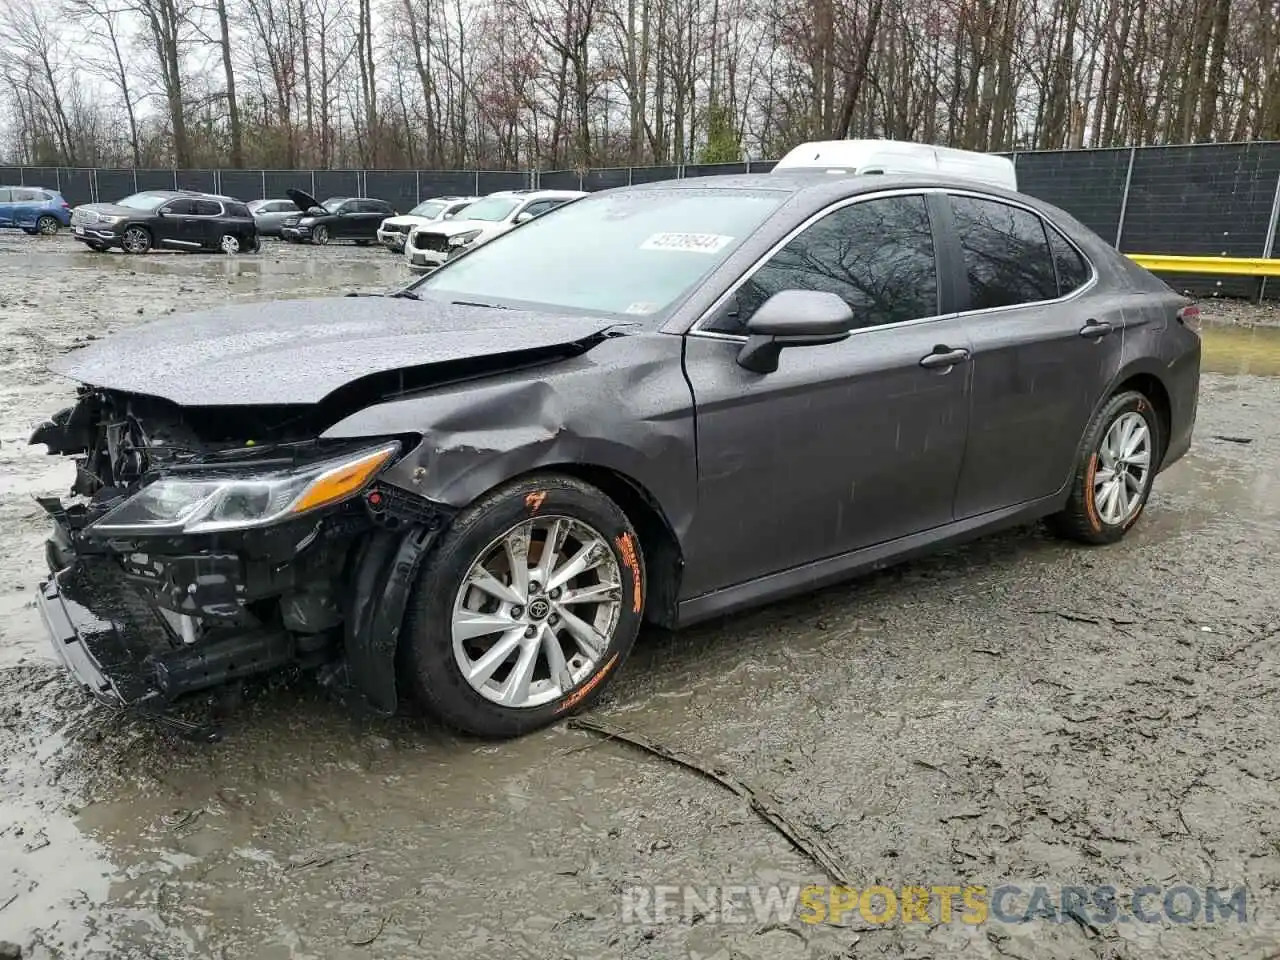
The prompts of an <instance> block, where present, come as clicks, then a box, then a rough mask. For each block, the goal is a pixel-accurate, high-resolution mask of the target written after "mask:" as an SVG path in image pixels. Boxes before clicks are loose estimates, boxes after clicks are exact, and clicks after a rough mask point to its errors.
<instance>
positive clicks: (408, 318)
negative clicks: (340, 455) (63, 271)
mask: <svg viewBox="0 0 1280 960" xmlns="http://www.w3.org/2000/svg"><path fill="white" fill-rule="evenodd" d="M614 325H615V324H614V322H613V321H609V320H604V319H600V318H594V317H566V316H556V315H554V314H543V313H530V312H525V311H517V310H503V309H497V308H488V307H475V306H464V305H458V304H447V303H440V302H437V301H432V300H422V301H416V300H409V299H407V298H392V297H378V296H371V297H330V298H324V299H309V300H285V301H280V302H277V303H263V304H235V305H228V306H223V307H218V308H216V309H213V310H206V311H201V312H199V313H189V314H174V315H173V316H169V317H165V318H164V319H163V320H159V321H155V322H153V323H149V324H144V325H142V326H138V327H134V328H132V329H129V330H124V331H121V332H119V333H116V334H112V335H111V336H109V337H107V338H106V339H104V340H99V341H97V342H95V343H93V344H90V345H89V346H88V347H85V348H82V349H79V350H75V351H73V352H71V353H70V354H67V355H66V356H64V357H62V358H60V359H59V360H57V361H55V363H54V364H53V365H52V368H51V369H52V370H53V371H54V372H55V373H59V374H62V375H64V376H67V377H70V378H72V379H74V380H78V381H80V382H81V383H85V384H88V385H90V386H94V387H101V388H105V389H110V390H120V391H123V392H128V393H138V394H145V395H148V396H153V397H162V398H164V399H165V400H170V401H172V402H174V403H177V404H179V405H182V406H200V407H208V406H214V407H216V406H253V405H259V404H262V405H276V404H286V405H287V404H314V403H319V402H320V401H321V400H323V399H324V398H325V397H327V396H328V395H329V394H331V393H333V391H335V390H337V389H338V388H339V387H342V386H344V385H346V384H349V383H351V382H353V381H356V380H360V379H362V378H365V377H369V376H373V375H376V374H386V373H394V372H396V371H406V370H410V369H421V368H424V367H431V366H434V365H446V364H457V363H458V362H459V361H466V360H473V359H478V358H489V359H493V358H498V357H504V356H509V357H510V358H511V361H512V364H513V365H515V364H519V363H522V362H527V361H528V360H529V359H530V356H529V355H530V353H531V352H532V351H540V350H547V349H549V348H555V347H569V346H572V345H574V344H582V343H584V342H590V341H591V340H593V339H594V338H596V337H598V336H599V335H600V334H601V333H603V332H604V331H605V330H606V329H608V328H609V327H611V326H614ZM489 366H490V368H492V366H493V365H492V364H490V365H489ZM442 376H444V372H443V371H442Z"/></svg>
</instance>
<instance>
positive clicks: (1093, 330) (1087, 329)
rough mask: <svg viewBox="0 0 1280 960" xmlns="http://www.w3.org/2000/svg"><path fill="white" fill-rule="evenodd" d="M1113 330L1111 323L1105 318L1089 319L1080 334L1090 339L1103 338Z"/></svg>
mask: <svg viewBox="0 0 1280 960" xmlns="http://www.w3.org/2000/svg"><path fill="white" fill-rule="evenodd" d="M1111 330H1112V326H1111V324H1109V323H1107V321H1105V320H1103V321H1101V322H1099V321H1097V320H1087V321H1085V325H1084V326H1083V327H1081V328H1080V336H1082V337H1087V338H1088V339H1090V340H1101V339H1102V338H1103V337H1105V336H1106V335H1107V334H1108V333H1110V332H1111Z"/></svg>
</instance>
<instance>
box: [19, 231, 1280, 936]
mask: <svg viewBox="0 0 1280 960" xmlns="http://www.w3.org/2000/svg"><path fill="white" fill-rule="evenodd" d="M407 279H408V274H407V272H405V271H404V270H403V267H402V265H401V263H400V261H399V259H398V258H395V257H392V256H391V255H389V254H386V253H385V252H383V251H379V250H364V249H357V248H354V247H336V246H335V247H329V248H325V249H320V250H312V249H297V248H286V247H282V246H280V245H278V244H277V245H272V246H269V247H268V248H267V249H266V250H265V251H264V253H263V254H262V255H260V256H250V257H242V258H224V257H216V256H192V255H183V254H177V255H155V256H151V257H148V258H126V257H123V256H120V255H114V254H113V255H105V256H95V255H92V254H89V253H88V252H85V251H82V250H80V249H78V248H77V247H76V246H75V245H74V244H73V243H72V242H71V241H70V240H68V239H66V238H53V239H44V238H40V239H31V238H26V237H23V236H22V235H20V234H18V235H16V236H6V237H2V238H0V325H3V334H2V335H3V343H4V345H5V347H6V350H5V351H4V353H3V355H0V399H2V400H3V402H2V403H0V537H2V538H3V544H4V549H3V551H2V555H0V941H6V940H7V941H13V942H15V943H17V944H19V945H20V946H21V947H22V948H23V950H24V956H27V957H32V956H34V957H76V958H80V957H104V958H105V957H124V956H128V957H143V956H145V957H148V958H152V960H158V958H167V957H192V956H200V957H227V958H230V957H237V958H258V957H261V958H286V957H287V958H312V957H314V958H347V957H361V958H364V957H370V958H404V957H417V956H421V957H431V958H444V960H448V958H453V957H472V956H485V957H496V956H501V957H513V958H514V957H531V958H532V957H537V958H552V960H555V958H561V957H581V958H603V957H628V958H630V957H636V958H673V957H691V958H692V957H698V958H703V960H711V958H716V960H730V958H756V957H759V958H769V960H787V958H791V957H825V958H837V957H893V958H907V957H914V958H919V957H934V956H951V955H956V954H957V953H959V951H961V950H962V949H963V950H965V951H966V955H969V956H975V957H1015V958H1016V957H1020V958H1025V960H1046V958H1059V957H1060V958H1073V960H1075V958H1082V957H1099V958H1103V957H1105V958H1124V957H1135V958H1136V957H1143V958H1147V957H1193V956H1194V957H1222V958H1231V960H1242V958H1263V957H1267V956H1275V953H1274V951H1275V950H1276V944H1277V942H1280V925H1278V924H1277V920H1276V917H1277V912H1276V911H1277V907H1278V906H1280V896H1278V895H1277V888H1278V887H1280V806H1278V805H1277V803H1276V783H1277V782H1278V781H1280V742H1278V741H1277V737H1276V730H1277V729H1278V726H1277V724H1278V722H1280V697H1278V696H1277V684H1278V680H1280V669H1278V668H1280V656H1278V655H1277V652H1276V637H1277V636H1280V619H1278V618H1277V592H1276V586H1275V582H1276V575H1277V571H1280V561H1277V559H1276V558H1277V557H1278V556H1280V484H1278V481H1277V478H1280V379H1274V378H1276V377H1277V376H1278V375H1280V330H1277V329H1270V328H1274V327H1277V326H1280V313H1278V312H1277V311H1276V309H1274V308H1258V307H1251V306H1249V305H1243V304H1228V303H1208V304H1205V305H1204V307H1203V309H1204V311H1205V315H1206V317H1208V318H1209V319H1210V320H1212V321H1214V322H1215V324H1218V325H1215V326H1212V327H1210V328H1209V329H1207V331H1206V337H1205V340H1206V363H1205V368H1206V372H1205V375H1204V381H1203V387H1202V391H1203V392H1202V400H1201V413H1200V419H1199V424H1198V428H1197V436H1196V444H1195V447H1194V450H1193V452H1192V454H1190V455H1189V456H1188V457H1187V458H1186V459H1185V460H1184V461H1183V462H1181V463H1180V464H1178V465H1177V466H1176V467H1175V468H1173V469H1172V470H1171V471H1169V472H1168V473H1167V474H1165V475H1163V476H1162V477H1161V478H1160V479H1159V480H1158V481H1157V485H1156V491H1155V495H1154V497H1153V499H1152V502H1151V506H1150V509H1149V510H1148V512H1147V514H1146V515H1145V516H1144V518H1143V520H1142V521H1141V523H1140V524H1139V525H1138V527H1137V528H1136V529H1135V530H1134V531H1133V532H1132V534H1131V535H1130V537H1129V538H1128V539H1127V540H1126V541H1125V542H1123V543H1122V544H1120V545H1118V546H1115V547H1110V548H1106V549H1093V550H1090V549H1082V548H1079V547H1075V546H1069V545H1065V544H1062V543H1059V542H1056V541H1054V540H1051V539H1048V538H1047V537H1046V536H1045V535H1044V534H1043V533H1042V532H1041V531H1040V530H1039V529H1038V528H1029V529H1022V530H1018V531H1013V532H1010V533H1008V534H1003V535H1000V536H995V537H991V538H988V539H985V540H982V541H980V542H977V543H974V544H972V545H969V546H966V547H963V548H960V549H956V550H952V551H949V552H947V553H945V554H942V555H939V556H936V557H934V558H931V559H929V560H926V561H923V562H918V563H912V564H909V565H906V566H902V567H898V568H895V569H893V570H890V571H887V572H885V573H883V574H880V575H877V576H872V577H867V578H863V579H861V580H859V581H857V582H855V583H852V584H849V585H846V586H842V587H839V588H835V589H831V590H827V591H825V592H823V593H821V594H818V595H816V596H813V597H810V598H806V599H803V600H798V601H794V602H791V603H787V604H783V605H780V606H776V607H772V608H769V609H767V610H763V611H760V612H757V613H753V614H749V615H746V616H739V617H734V618H731V619H728V620H725V621H723V622H721V623H717V624H714V625H711V626H708V627H704V628H699V629H696V630H692V631H689V632H687V633H684V634H681V635H679V636H677V637H672V636H668V635H664V634H659V633H653V634H648V635H645V636H642V638H641V640H640V642H639V644H638V646H637V650H636V653H635V655H634V656H633V658H632V660H631V661H630V662H629V663H628V667H627V669H626V671H625V672H624V674H623V675H620V676H619V677H618V679H617V681H616V683H615V684H614V685H613V687H612V688H611V693H610V695H609V696H608V697H607V698H606V700H605V702H604V703H603V704H602V705H601V706H600V707H599V708H598V709H597V710H596V711H595V716H596V717H597V718H598V719H602V720H607V721H609V722H610V723H613V724H616V725H619V726H623V727H625V728H627V729H628V730H631V731H635V732H638V733H642V734H644V735H645V736H647V737H650V738H652V739H654V740H657V741H660V742H661V743H663V744H665V745H666V746H667V747H670V748H672V749H677V750H680V751H687V752H689V753H691V754H695V755H697V756H698V757H701V758H703V760H704V761H706V762H708V763H712V764H716V765H718V766H719V767H721V768H722V769H723V770H725V771H727V772H729V773H731V774H732V775H733V776H735V777H738V778H740V779H741V780H744V781H747V782H749V783H750V784H751V785H753V786H754V788H755V789H756V790H757V791H758V792H759V794H760V795H761V796H764V797H767V798H769V802H770V803H771V804H772V806H773V807H774V808H776V809H777V810H779V811H782V812H783V813H784V815H785V817H786V818H788V820H789V821H790V822H792V823H794V824H797V825H798V826H799V828H800V829H802V830H803V831H805V832H806V833H807V834H808V835H810V836H812V837H815V838H819V839H820V840H821V842H822V843H823V844H824V846H825V848H826V849H828V850H829V851H831V857H832V859H833V860H834V861H836V862H837V863H838V864H839V865H840V866H839V869H840V870H841V871H842V873H843V875H844V876H845V877H846V878H847V880H848V882H849V883H851V884H854V885H857V886H859V887H862V886H866V885H870V884H874V883H879V884H885V885H887V886H889V887H894V888H899V889H900V888H901V887H902V886H904V885H921V886H925V887H930V886H935V885H949V884H954V885H958V886H963V885H966V884H980V885H985V886H987V887H988V888H989V889H990V888H994V887H995V886H997V885H999V884H1001V883H1016V884H1021V885H1023V886H1024V887H1029V886H1030V885H1033V884H1036V883H1040V884H1044V885H1046V886H1049V887H1051V888H1053V889H1056V888H1058V887H1060V886H1066V885H1091V884H1107V885H1111V886H1114V887H1116V888H1117V889H1119V890H1132V889H1134V888H1136V887H1139V886H1141V885H1142V884H1144V883H1154V884H1159V885H1162V886H1163V887H1169V886H1172V885H1175V884H1186V885H1189V886H1191V887H1194V888H1198V889H1199V890H1201V891H1203V890H1204V889H1205V888H1206V887H1211V886H1212V887H1221V888H1234V887H1237V886H1241V885H1243V886H1244V887H1245V888H1246V890H1247V897H1248V910H1249V919H1248V921H1247V922H1244V923H1241V922H1238V921H1236V920H1234V919H1232V920H1228V921H1219V922H1218V923H1215V924H1210V923H1206V922H1203V921H1201V922H1192V923H1185V924H1181V923H1174V922H1171V921H1168V920H1166V921H1165V922H1162V923H1156V924H1146V923H1133V922H1129V923H1120V922H1117V923H1114V924H1102V925H1098V924H1087V923H1085V924H1082V923H1076V922H1069V921H1068V922H1053V921H1051V920H1046V919H1038V920H1035V921H1033V922H1030V923H1025V924H1011V923H999V922H995V921H991V922H988V923H985V924H980V925H972V924H964V923H961V922H950V923H943V922H936V920H937V914H936V907H935V908H934V910H935V913H934V920H935V922H931V923H914V924H904V923H888V924H883V925H876V924H870V923H867V922H866V921H865V920H864V919H863V918H862V917H861V916H859V914H858V912H857V911H854V912H853V913H851V914H849V915H848V916H847V917H845V918H844V920H843V922H842V923H841V924H839V925H837V924H818V925H812V924H805V923H800V922H795V921H792V922H790V923H755V922H752V923H736V924H735V923H726V922H714V921H715V918H711V919H703V920H702V921H701V922H698V919H697V918H685V919H683V920H680V921H678V922H672V923H667V924H659V925H654V926H641V925H625V924H623V923H622V922H621V917H620V912H619V910H620V902H621V901H620V893H621V891H622V890H623V889H624V888H626V887H629V886H631V885H636V884H672V885H685V884H690V885H696V886H702V887H705V886H708V885H717V886H721V885H763V884H782V885H791V884H805V883H830V882H833V881H832V880H831V878H830V877H828V876H827V875H826V874H825V873H824V872H823V871H822V870H821V869H820V868H819V867H817V866H816V865H815V864H814V862H813V861H812V860H811V859H809V858H807V857H805V856H803V855H801V854H800V853H799V852H798V851H797V850H796V849H795V848H793V847H792V846H791V845H790V844H789V843H788V842H787V841H786V839H784V838H783V837H782V836H781V835H780V834H779V832H778V831H776V830H775V829H773V828H772V827H771V826H770V825H769V824H768V823H766V822H765V820H763V819H762V818H761V817H760V816H759V815H757V813H756V812H754V811H753V810H752V808H751V807H750V806H749V804H748V803H747V802H746V801H745V800H744V799H743V798H741V797H740V796H738V795H735V794H734V793H733V792H731V791H729V790H726V789H724V788H723V787H722V786H721V785H718V784H716V783H713V782H710V781H708V780H706V779H702V778H699V777H698V776H696V775H695V774H693V773H691V772H690V771H688V770H686V769H682V768H680V767H678V766H676V765H674V764H672V763H670V762H667V761H665V760H662V759H658V758H655V757H653V756H650V755H646V754H645V753H642V752H640V751H638V750H636V749H633V748H632V747H629V746H627V745H625V744H622V743H618V742H607V741H604V740H601V739H600V738H599V737H595V736H593V735H591V734H588V733H585V732H581V731H578V730H573V729H565V728H563V727H561V728H556V729H552V730H550V731H546V732H543V733H540V734H537V735H534V736H531V737H528V738H525V739H523V740H520V741H517V742H512V743H505V744H499V745H477V744H476V743H473V742H470V741H466V740H461V739H458V738H455V737H453V736H451V735H450V734H448V733H446V732H443V731H441V730H439V729H437V728H435V727H433V726H431V725H428V724H426V723H425V722H424V721H422V720H420V719H416V718H413V717H405V718H398V719H396V720H394V721H389V722H385V723H372V722H368V721H362V720H356V719H353V718H352V717H350V716H349V715H348V714H346V713H344V712H343V710H342V709H341V708H340V707H337V706H335V705H333V704H332V703H330V702H328V701H327V700H326V699H325V698H324V697H323V696H321V695H320V694H319V693H318V692H317V691H316V690H314V689H313V688H311V687H309V686H307V685H306V684H295V685H293V686H289V687H284V688H276V689H269V690H263V691H260V692H258V693H257V694H256V695H255V696H253V697H252V698H251V699H250V700H249V702H248V703H247V704H246V705H245V706H244V708H243V709H242V710H241V711H240V712H238V713H236V714H235V715H234V716H233V718H232V720H231V723H230V725H229V728H228V733H227V739H226V741H224V742H223V743H222V744H219V745H216V746H212V747H208V746H199V745H194V744H190V743H186V742H183V741H178V740H175V739H174V738H172V737H171V736H168V735H166V734H165V733H163V732H162V731H160V730H158V729H157V728H156V727H154V726H153V725H150V724H146V723H140V722H137V721H134V720H130V719H128V718H125V717H121V716H117V715H114V714H112V713H110V712H108V711H106V710H104V709H102V708H99V707H97V706H93V705H90V704H87V703H86V702H85V700H84V698H83V696H82V695H80V694H79V693H78V692H77V691H75V690H74V689H72V688H71V686H70V684H69V683H67V682H66V681H65V680H64V679H63V677H62V675H61V673H60V672H59V671H58V670H56V669H55V668H54V666H53V664H52V661H51V659H50V658H49V656H48V655H47V654H46V652H45V645H46V641H45V639H44V636H43V630H42V628H41V626H40V624H39V622H38V617H37V614H36V612H35V610H34V608H33V606H32V605H31V597H32V592H33V588H34V585H35V583H36V581H37V580H38V579H39V576H40V573H41V565H42V561H41V554H40V543H41V540H42V539H43V537H44V533H45V524H44V522H43V520H42V519H41V515H40V511H39V509H38V507H36V505H35V504H34V503H33V502H32V500H31V495H32V494H39V493H46V492H48V493H58V492H62V490H61V488H63V487H64V486H65V484H66V483H67V482H68V475H67V470H66V467H65V465H60V464H58V463H56V462H55V460H54V458H48V457H45V456H44V455H43V454H42V453H40V452H39V451H38V450H33V449H30V448H28V447H27V446H26V443H25V442H26V437H27V435H28V432H29V430H30V429H31V427H32V426H33V425H34V423H35V422H37V421H38V420H39V419H41V418H42V417H44V416H46V415H48V414H49V413H51V412H53V411H54V410H55V409H57V407H58V406H60V405H61V404H62V403H63V401H64V400H66V399H67V398H68V397H69V396H70V392H71V391H70V389H69V385H68V384H66V383H64V382H61V381H59V380H56V379H54V378H52V377H50V376H49V375H48V374H46V373H45V372H44V365H45V364H46V363H47V362H48V361H49V359H50V358H52V357H54V356H55V355H57V354H58V353H60V352H62V351H64V350H67V349H71V348H74V347H75V345H76V344H77V343H80V342H83V341H84V340H85V339H86V338H92V337H96V336H101V335H104V334H106V333H107V332H109V331H111V330H115V329H120V328H121V327H124V326H126V325H128V324H132V323H136V322H140V321H142V320H145V319H148V318H151V317H154V316H156V315H159V314H163V313H167V312H171V311H174V310H181V309H183V308H185V307H188V306H196V305H200V304H204V303H208V302H209V301H211V300H219V299H222V298H228V299H236V300H269V299H271V298H273V297H280V296H285V295H296V294H303V295H307V294H316V293H321V292H343V291H346V290H349V289H358V288H365V289H367V288H385V287H390V286H393V285H395V284H398V283H400V282H402V281H405V280H407ZM358 308H359V301H353V302H352V309H358Z"/></svg>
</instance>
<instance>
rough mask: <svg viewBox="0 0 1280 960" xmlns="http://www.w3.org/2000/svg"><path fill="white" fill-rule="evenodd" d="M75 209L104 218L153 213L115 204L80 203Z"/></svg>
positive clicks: (143, 215)
mask: <svg viewBox="0 0 1280 960" xmlns="http://www.w3.org/2000/svg"><path fill="white" fill-rule="evenodd" d="M76 209H77V210H80V211H82V212H84V213H96V214H101V215H102V216H104V217H139V216H141V217H145V216H148V215H149V214H150V213H153V212H154V211H148V210H139V209H138V208H137V207H122V206H120V205H119V204H116V203H82V204H80V205H79V206H77V207H76Z"/></svg>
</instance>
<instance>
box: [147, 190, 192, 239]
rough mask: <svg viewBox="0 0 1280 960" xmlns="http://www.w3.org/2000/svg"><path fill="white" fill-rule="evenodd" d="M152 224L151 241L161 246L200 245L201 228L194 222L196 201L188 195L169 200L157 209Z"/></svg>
mask: <svg viewBox="0 0 1280 960" xmlns="http://www.w3.org/2000/svg"><path fill="white" fill-rule="evenodd" d="M158 212H159V214H160V216H158V217H157V218H156V220H155V223H154V224H153V225H152V230H153V232H154V236H153V238H152V240H153V242H154V243H155V244H157V245H158V246H163V247H182V248H184V249H188V250H189V249H191V248H192V247H197V246H199V245H200V241H199V240H198V239H197V237H199V236H200V232H201V228H200V227H199V225H198V224H197V222H196V219H195V216H196V202H195V200H193V199H191V198H189V197H178V198H177V199H175V200H170V201H169V202H168V203H166V204H165V205H164V206H163V207H161V208H160V210H159V211H158Z"/></svg>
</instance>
